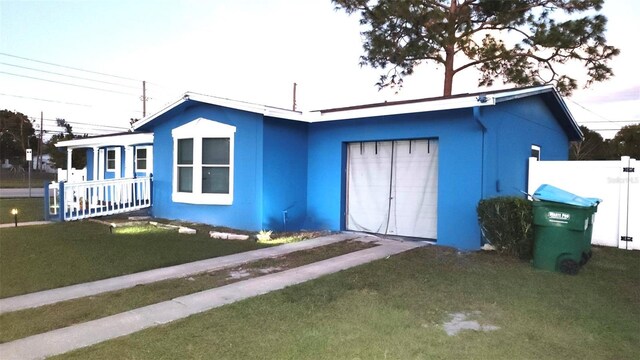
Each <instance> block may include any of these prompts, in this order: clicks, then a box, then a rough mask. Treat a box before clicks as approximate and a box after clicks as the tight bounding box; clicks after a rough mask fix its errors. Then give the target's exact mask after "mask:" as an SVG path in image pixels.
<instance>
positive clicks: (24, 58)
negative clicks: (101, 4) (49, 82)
mask: <svg viewBox="0 0 640 360" xmlns="http://www.w3.org/2000/svg"><path fill="white" fill-rule="evenodd" d="M0 55H4V56H8V57H12V58H16V59H21V60H27V61H33V62H37V63H41V64H47V65H51V66H58V67H61V68H65V69H71V70H76V71H83V72H87V73H91V74H98V75H103V76H110V77H113V78H118V79H123V80H130V81H137V82H141V81H142V80H137V79H132V78H128V77H124V76H118V75H112V74H106V73H102V72H97V71H91V70H85V69H80V68H76V67H72V66H66V65H60V64H54V63H50V62H47V61H42V60H36V59H30V58H27V57H22V56H17V55H11V54H7V53H3V52H0Z"/></svg>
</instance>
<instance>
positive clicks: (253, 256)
mask: <svg viewBox="0 0 640 360" xmlns="http://www.w3.org/2000/svg"><path fill="white" fill-rule="evenodd" d="M18 225H19V223H18ZM362 237H363V236H362V235H361V234H349V233H341V234H334V235H329V236H322V237H319V238H315V239H309V240H305V241H299V242H296V243H291V244H284V245H280V246H274V247H269V248H264V249H258V250H252V251H246V252H242V253H237V254H233V255H228V256H221V257H217V258H212V259H206V260H200V261H194V262H190V263H186V264H181V265H174V266H170V267H165V268H160V269H154V270H148V271H142V272H138V273H134V274H129V275H124V276H118V277H113V278H109V279H104V280H98V281H92V282H88V283H83V284H77V285H71V286H65V287H61V288H57V289H51V290H45V291H40V292H35V293H30V294H25V295H19V296H14V297H10V298H5V299H0V314H3V313H7V312H11V311H17V310H23V309H29V308H34V307H38V306H43V305H49V304H55V303H57V302H60V301H66V300H72V299H77V298H81V297H85V296H92V295H97V294H101V293H105V292H108V291H115V290H121V289H126V288H131V287H134V286H136V285H143V284H149V283H153V282H157V281H162V280H168V279H176V278H182V277H187V276H190V275H194V274H198V273H202V272H205V271H215V270H219V269H224V268H228V267H234V266H238V265H242V264H245V263H248V262H251V261H255V260H260V259H264V258H270V257H276V256H281V255H285V254H289V253H292V252H294V251H300V250H307V249H312V248H315V247H318V246H324V245H329V244H333V243H336V242H340V241H344V240H348V239H354V238H362ZM371 238H372V239H376V238H375V237H371Z"/></svg>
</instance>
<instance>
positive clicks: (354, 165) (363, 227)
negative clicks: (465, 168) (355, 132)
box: [346, 139, 438, 239]
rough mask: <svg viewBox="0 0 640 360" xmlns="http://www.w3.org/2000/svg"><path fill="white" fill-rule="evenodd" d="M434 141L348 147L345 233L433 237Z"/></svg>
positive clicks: (436, 168)
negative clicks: (350, 231)
mask: <svg viewBox="0 0 640 360" xmlns="http://www.w3.org/2000/svg"><path fill="white" fill-rule="evenodd" d="M437 202H438V142H437V140H433V139H429V140H401V141H378V142H357V143H350V144H348V147H347V226H346V227H347V229H348V230H356V231H366V232H372V233H379V234H393V235H401V236H411V237H420V238H429V239H436V238H437Z"/></svg>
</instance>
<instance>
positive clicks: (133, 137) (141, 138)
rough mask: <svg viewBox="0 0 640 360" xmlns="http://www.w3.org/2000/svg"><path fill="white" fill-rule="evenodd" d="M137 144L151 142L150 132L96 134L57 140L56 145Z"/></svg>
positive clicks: (88, 146)
mask: <svg viewBox="0 0 640 360" xmlns="http://www.w3.org/2000/svg"><path fill="white" fill-rule="evenodd" d="M138 144H153V134H152V133H129V134H115V135H110V136H97V137H90V138H80V139H73V140H66V141H59V142H57V143H56V147H58V148H60V147H66V148H70V149H77V148H92V147H104V146H131V145H138Z"/></svg>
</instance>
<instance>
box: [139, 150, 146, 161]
mask: <svg viewBox="0 0 640 360" xmlns="http://www.w3.org/2000/svg"><path fill="white" fill-rule="evenodd" d="M136 157H137V158H138V159H146V158H147V149H136Z"/></svg>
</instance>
